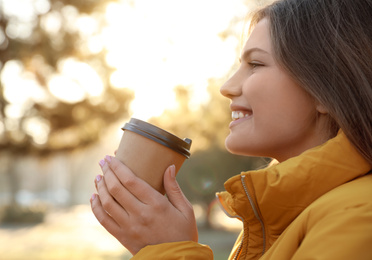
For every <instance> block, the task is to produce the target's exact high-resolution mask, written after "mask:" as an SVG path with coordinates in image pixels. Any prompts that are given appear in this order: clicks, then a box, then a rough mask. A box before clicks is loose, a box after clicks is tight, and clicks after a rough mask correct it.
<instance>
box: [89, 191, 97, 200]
mask: <svg viewBox="0 0 372 260" xmlns="http://www.w3.org/2000/svg"><path fill="white" fill-rule="evenodd" d="M96 197H97V195H96V194H95V193H93V194H92V197H91V198H90V201H93V200H94V199H95V198H96Z"/></svg>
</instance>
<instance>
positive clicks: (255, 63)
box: [248, 61, 263, 69]
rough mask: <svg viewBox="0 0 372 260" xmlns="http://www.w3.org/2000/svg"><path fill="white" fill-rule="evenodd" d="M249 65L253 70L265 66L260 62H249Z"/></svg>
mask: <svg viewBox="0 0 372 260" xmlns="http://www.w3.org/2000/svg"><path fill="white" fill-rule="evenodd" d="M248 65H249V66H250V67H251V68H252V69H256V68H257V67H262V66H263V64H262V63H259V62H256V61H252V62H248Z"/></svg>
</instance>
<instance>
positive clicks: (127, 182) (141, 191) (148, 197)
mask: <svg viewBox="0 0 372 260" xmlns="http://www.w3.org/2000/svg"><path fill="white" fill-rule="evenodd" d="M105 160H106V161H107V165H108V167H109V168H110V170H111V171H112V173H114V174H115V175H116V177H117V178H118V179H119V181H120V183H121V184H122V185H123V186H124V187H125V188H126V189H127V190H128V191H129V192H130V193H131V194H132V195H133V196H134V197H136V198H137V199H138V200H139V201H141V202H143V203H144V204H149V203H151V202H152V201H154V199H160V197H163V196H162V195H161V194H160V193H159V192H158V191H156V190H155V189H154V188H152V187H151V186H150V185H149V184H148V183H147V182H145V181H144V180H142V179H140V178H138V177H137V176H136V175H135V174H134V173H133V172H132V171H131V170H130V169H129V168H128V167H127V166H126V165H125V164H123V163H122V162H121V161H119V160H118V159H117V158H115V157H110V156H107V157H106V158H105Z"/></svg>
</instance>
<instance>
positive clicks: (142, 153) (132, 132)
mask: <svg viewBox="0 0 372 260" xmlns="http://www.w3.org/2000/svg"><path fill="white" fill-rule="evenodd" d="M122 130H123V131H124V133H123V136H122V138H121V141H120V144H119V148H118V150H117V152H116V157H117V158H118V159H119V160H120V161H122V162H123V163H124V164H125V165H126V166H127V167H128V168H129V169H131V170H132V172H133V173H134V174H136V175H137V176H138V177H140V178H141V179H143V180H145V181H146V182H147V183H149V184H150V185H151V186H152V187H153V188H154V189H156V190H157V191H159V192H160V193H162V194H165V190H164V186H163V176H164V172H165V170H166V169H167V168H168V167H169V166H170V165H172V164H174V165H175V166H176V174H177V172H178V171H179V169H180V168H181V166H182V164H183V162H184V161H185V159H186V158H189V157H190V147H191V140H190V139H188V138H185V139H183V140H182V139H180V138H178V137H177V136H175V135H173V134H171V133H169V132H167V131H165V130H163V129H161V128H158V127H156V126H154V125H152V124H149V123H147V122H144V121H141V120H139V119H135V118H131V119H130V121H129V122H128V123H126V124H125V125H124V126H123V127H122Z"/></svg>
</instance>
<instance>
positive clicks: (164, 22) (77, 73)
mask: <svg viewBox="0 0 372 260" xmlns="http://www.w3.org/2000/svg"><path fill="white" fill-rule="evenodd" d="M0 3H1V4H2V5H3V6H2V7H3V8H4V10H5V12H6V13H8V14H14V15H17V16H18V17H21V20H22V21H23V24H18V25H17V26H15V25H14V26H13V27H12V26H10V29H8V30H7V31H6V33H7V34H8V35H12V36H13V37H15V36H20V37H27V36H28V35H30V33H31V29H30V28H31V27H30V26H29V24H30V21H32V19H33V18H34V17H35V15H37V14H43V13H46V12H48V10H49V9H50V4H49V2H48V1H47V0H34V1H31V0H2V1H1V0H0ZM130 3H131V4H130ZM20 6H22V7H23V8H19V7H20ZM246 12H247V7H246V6H245V5H244V4H243V0H202V1H200V0H188V1H184V0H157V1H153V0H135V1H126V0H122V1H121V2H117V3H111V4H108V5H107V7H106V17H105V18H106V20H107V27H105V28H104V30H103V31H102V32H100V34H97V33H96V27H97V21H96V20H95V19H94V18H92V17H88V16H78V15H77V14H76V12H75V13H74V10H73V9H69V8H65V9H64V10H63V12H62V14H57V13H49V14H48V15H47V16H45V18H44V19H43V20H42V21H41V23H42V26H43V28H44V30H46V31H48V32H50V33H56V32H58V29H59V28H61V26H67V27H69V29H70V30H75V31H78V32H79V33H80V34H83V35H85V36H86V37H85V38H86V39H87V40H86V42H85V43H82V44H83V45H82V46H83V47H82V49H84V48H88V49H89V50H90V51H92V52H96V53H98V52H100V51H101V50H102V49H106V50H107V56H106V61H107V63H108V64H109V65H110V66H112V67H113V68H115V72H114V73H113V74H112V75H111V78H110V80H111V83H112V85H113V86H114V87H116V88H129V89H132V90H133V91H134V93H135V99H134V101H133V103H132V105H131V112H132V116H134V117H137V118H140V119H144V120H147V119H148V118H150V117H152V116H159V115H160V114H161V113H162V112H163V111H164V109H167V108H172V107H175V106H176V102H175V93H174V91H173V89H174V87H175V86H177V85H184V86H187V87H188V88H189V89H190V90H191V91H192V102H193V104H192V105H198V104H200V103H202V102H206V101H207V100H208V93H207V91H206V87H207V80H208V79H209V78H213V77H221V76H224V75H225V74H226V73H227V72H228V71H229V69H230V68H231V66H232V65H233V63H234V61H235V59H236V53H235V49H236V46H237V45H238V44H239V38H236V37H228V38H225V39H222V38H221V37H220V36H219V34H220V33H221V32H223V31H224V30H225V29H227V28H228V26H229V23H230V21H231V19H233V18H234V17H235V18H236V17H244V16H245V14H246ZM65 14H68V15H69V16H70V17H69V18H68V20H69V23H67V24H64V23H63V19H62V18H61V17H62V16H63V15H65ZM241 28H242V27H239V26H238V28H236V30H237V34H239V33H240V31H238V30H241ZM3 36H4V35H3V34H2V33H0V42H1V41H2V39H3V38H4V37H3ZM34 62H35V64H38V62H39V61H38V60H37V58H35V61H34ZM1 80H2V82H3V84H4V87H5V97H6V99H7V100H8V101H9V102H10V104H11V105H10V106H8V108H7V111H6V112H7V115H8V116H10V117H19V116H20V115H21V114H22V111H23V110H25V109H27V104H28V101H29V100H30V99H32V100H42V99H45V98H46V95H45V93H43V91H42V88H41V87H40V86H38V84H37V82H36V80H35V78H33V76H32V74H31V73H27V71H26V70H25V68H23V67H22V64H21V63H19V62H16V61H13V62H8V63H7V64H5V66H4V68H3V71H2V74H1ZM48 87H49V90H50V91H51V93H52V94H53V95H54V96H55V97H57V98H58V99H60V100H64V101H67V102H77V101H80V100H83V99H84V98H86V97H87V96H89V97H94V96H99V95H101V94H102V92H103V91H104V85H103V83H102V81H101V80H100V78H99V77H98V75H97V73H96V72H95V71H94V70H93V69H92V68H91V67H90V66H89V65H87V64H85V63H82V62H78V61H77V60H74V59H72V58H67V59H65V60H63V61H61V62H60V63H59V65H58V73H57V74H53V75H51V77H50V78H49V80H48ZM39 130H40V129H38V131H39Z"/></svg>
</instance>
